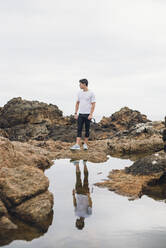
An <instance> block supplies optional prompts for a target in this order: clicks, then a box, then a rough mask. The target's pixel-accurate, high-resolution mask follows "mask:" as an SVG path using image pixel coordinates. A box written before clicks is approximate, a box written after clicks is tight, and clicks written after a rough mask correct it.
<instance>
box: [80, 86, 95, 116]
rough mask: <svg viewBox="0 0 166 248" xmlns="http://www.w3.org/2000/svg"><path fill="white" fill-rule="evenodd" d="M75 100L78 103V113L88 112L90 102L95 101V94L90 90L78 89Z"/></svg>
mask: <svg viewBox="0 0 166 248" xmlns="http://www.w3.org/2000/svg"><path fill="white" fill-rule="evenodd" d="M77 100H78V101H79V102H80V104H79V113H80V114H90V111H91V106H92V104H91V103H92V102H96V99H95V95H94V93H93V92H92V91H91V90H88V91H83V90H81V91H79V92H78V94H77Z"/></svg>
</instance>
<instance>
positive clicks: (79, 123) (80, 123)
mask: <svg viewBox="0 0 166 248" xmlns="http://www.w3.org/2000/svg"><path fill="white" fill-rule="evenodd" d="M83 124H84V118H83V117H82V116H81V115H79V116H78V120H77V138H76V143H77V144H78V145H80V141H81V137H82V128H83Z"/></svg>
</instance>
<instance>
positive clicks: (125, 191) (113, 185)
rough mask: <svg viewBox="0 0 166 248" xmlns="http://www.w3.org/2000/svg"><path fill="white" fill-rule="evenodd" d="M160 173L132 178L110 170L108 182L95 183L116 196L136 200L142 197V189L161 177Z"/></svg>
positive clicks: (121, 172)
mask: <svg viewBox="0 0 166 248" xmlns="http://www.w3.org/2000/svg"><path fill="white" fill-rule="evenodd" d="M161 175H162V173H158V174H155V175H150V176H148V175H147V176H134V175H131V174H127V173H126V172H125V170H112V171H111V172H110V174H109V176H108V178H109V179H108V180H106V181H104V182H100V183H96V184H95V185H96V186H99V187H106V188H108V189H109V190H110V191H114V192H115V193H117V194H120V195H123V196H128V197H130V199H131V197H132V198H133V199H136V198H140V197H141V196H142V195H143V189H144V188H145V187H146V185H147V184H148V183H149V182H150V181H152V180H157V179H159V178H160V177H161Z"/></svg>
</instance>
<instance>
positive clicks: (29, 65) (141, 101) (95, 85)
mask: <svg viewBox="0 0 166 248" xmlns="http://www.w3.org/2000/svg"><path fill="white" fill-rule="evenodd" d="M165 13H166V1H164V0H139V1H138V0H102V1H101V0H84V1H82V0H70V1H64V0H47V1H46V0H28V1H27V0H14V1H13V0H5V1H0V86H1V87H0V89H1V90H0V92H1V93H0V106H1V107H2V106H4V105H5V104H6V103H7V101H9V100H10V99H12V98H13V97H19V96H20V97H22V98H23V99H26V100H38V101H41V102H46V103H51V104H55V105H57V106H58V107H59V108H60V109H61V110H62V111H63V114H64V115H65V116H66V115H71V114H73V113H74V107H75V101H76V96H77V92H78V91H79V90H80V89H79V79H81V78H87V79H88V81H89V89H91V90H92V91H93V92H94V93H95V95H96V109H95V112H94V117H96V118H99V117H102V116H107V117H108V116H110V115H111V114H113V113H114V112H116V111H119V110H120V108H122V107H124V106H127V107H129V108H131V109H133V110H138V111H140V112H141V113H142V114H146V115H147V117H148V118H149V119H151V120H163V119H164V116H165V115H166V110H165V108H164V106H165V92H166V70H165V69H166V31H165V30H166V15H165Z"/></svg>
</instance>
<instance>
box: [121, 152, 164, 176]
mask: <svg viewBox="0 0 166 248" xmlns="http://www.w3.org/2000/svg"><path fill="white" fill-rule="evenodd" d="M125 172H126V173H129V174H132V175H151V174H155V173H160V172H163V173H165V172H166V154H165V153H164V152H161V153H155V154H153V155H149V156H146V157H144V158H141V159H139V160H137V161H136V162H134V163H133V165H132V166H130V167H127V168H125Z"/></svg>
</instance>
